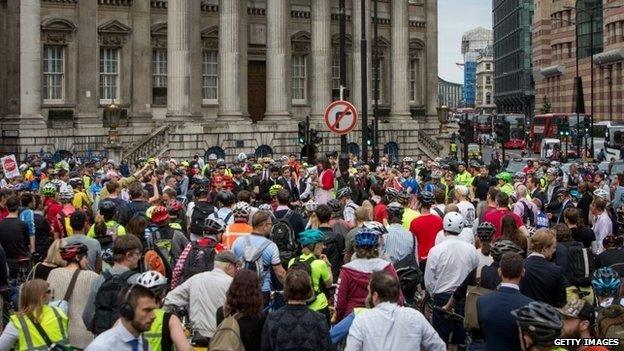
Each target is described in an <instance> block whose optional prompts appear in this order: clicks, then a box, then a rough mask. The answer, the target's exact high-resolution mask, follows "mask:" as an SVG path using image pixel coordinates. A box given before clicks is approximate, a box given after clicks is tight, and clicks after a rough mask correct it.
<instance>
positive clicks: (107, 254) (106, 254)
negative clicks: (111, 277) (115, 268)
mask: <svg viewBox="0 0 624 351" xmlns="http://www.w3.org/2000/svg"><path fill="white" fill-rule="evenodd" d="M102 261H104V262H106V263H108V264H109V265H113V262H114V260H113V248H112V247H109V248H108V249H106V250H104V251H102Z"/></svg>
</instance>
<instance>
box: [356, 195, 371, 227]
mask: <svg viewBox="0 0 624 351" xmlns="http://www.w3.org/2000/svg"><path fill="white" fill-rule="evenodd" d="M361 208H363V209H365V210H366V212H367V215H366V219H365V220H364V221H362V222H365V221H372V220H373V210H374V207H373V204H372V203H371V202H370V201H368V200H364V201H362V206H361ZM356 216H357V214H356Z"/></svg>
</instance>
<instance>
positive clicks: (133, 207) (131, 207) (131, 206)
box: [127, 201, 150, 223]
mask: <svg viewBox="0 0 624 351" xmlns="http://www.w3.org/2000/svg"><path fill="white" fill-rule="evenodd" d="M127 206H128V222H129V221H130V220H131V219H133V218H136V217H143V218H145V219H146V220H147V222H148V223H149V222H150V218H149V217H147V211H146V209H142V208H140V207H139V205H138V204H136V203H135V202H134V201H130V203H128V204H127Z"/></svg>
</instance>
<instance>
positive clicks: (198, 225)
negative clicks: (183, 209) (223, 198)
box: [190, 201, 215, 235]
mask: <svg viewBox="0 0 624 351" xmlns="http://www.w3.org/2000/svg"><path fill="white" fill-rule="evenodd" d="M214 211H215V208H214V206H212V205H211V204H209V203H208V202H205V201H198V202H195V207H193V214H192V215H191V223H190V231H191V233H193V234H196V235H201V234H202V233H203V232H204V221H205V220H206V218H208V216H210V215H211V214H212V213H213V212H214Z"/></svg>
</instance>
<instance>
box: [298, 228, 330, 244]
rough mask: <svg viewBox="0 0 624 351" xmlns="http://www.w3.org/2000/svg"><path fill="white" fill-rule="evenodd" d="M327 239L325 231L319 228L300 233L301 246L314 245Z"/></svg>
mask: <svg viewBox="0 0 624 351" xmlns="http://www.w3.org/2000/svg"><path fill="white" fill-rule="evenodd" d="M323 240H325V233H323V232H322V231H320V230H318V229H308V230H304V231H302V232H301V233H299V242H300V243H301V246H308V245H314V244H316V243H320V242H322V241H323Z"/></svg>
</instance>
